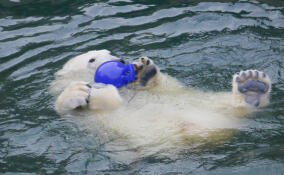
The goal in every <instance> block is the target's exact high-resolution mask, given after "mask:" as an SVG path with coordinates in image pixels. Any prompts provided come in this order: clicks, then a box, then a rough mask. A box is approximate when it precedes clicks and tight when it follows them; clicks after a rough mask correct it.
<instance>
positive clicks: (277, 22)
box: [0, 0, 284, 174]
mask: <svg viewBox="0 0 284 175" xmlns="http://www.w3.org/2000/svg"><path fill="white" fill-rule="evenodd" d="M283 6H284V4H283V1H281V0H274V1H267V0H260V1H245V0H241V1H230V2H229V1H222V0H220V1H131V0H125V1H119V0H112V1H100V2H93V1H88V0H84V1H72V0H59V1H53V0H51V1H50V0H42V1H36V0H2V1H1V2H0V72H1V76H0V95H1V97H2V100H1V101H0V114H1V118H0V172H1V173H14V174H19V173H35V174H72V173H73V174H84V173H85V174H95V173H98V174H102V173H109V174H116V173H118V172H119V173H122V174H123V173H124V174H129V173H133V174H155V173H156V174H163V173H173V174H178V173H185V174H186V173H192V174H228V173H229V174H281V173H283V172H284V169H283V160H284V149H283V148H284V146H283V144H284V143H283V136H284V132H283V131H284V128H283V126H284V125H283V124H284V116H283V110H284V108H283V100H282V99H283V96H284V93H283V90H284V82H283V79H284V59H283V55H284V29H283V28H284V16H283V13H284V10H283V9H284V8H283ZM93 49H108V50H110V51H111V52H112V53H113V54H114V55H116V56H118V57H123V58H125V59H127V60H133V59H136V58H137V57H139V56H142V55H148V56H149V57H151V58H152V59H153V60H154V61H155V62H156V63H157V64H158V65H159V66H160V68H161V70H162V71H163V72H165V73H168V74H170V75H171V76H174V77H176V78H178V79H179V80H180V81H181V82H183V83H184V84H186V85H188V86H193V87H195V88H199V89H203V90H214V91H223V90H229V89H230V81H231V75H232V74H233V73H235V72H237V71H239V70H244V69H259V70H262V71H264V72H267V73H268V74H269V75H270V77H271V79H272V83H273V87H272V97H271V105H270V106H268V107H267V108H265V109H263V110H262V111H260V112H258V113H256V114H253V115H252V116H249V117H247V118H243V119H241V120H242V121H243V123H245V124H244V125H242V127H240V128H238V129H224V130H216V131H214V132H212V133H210V134H213V135H216V137H208V138H207V136H204V137H201V138H192V139H191V140H189V142H192V143H191V144H188V145H185V146H184V149H183V151H181V152H178V153H177V154H174V155H172V154H171V156H168V155H167V152H159V153H156V154H153V155H151V154H149V155H148V156H144V157H142V158H141V157H140V158H139V159H137V158H135V157H134V158H132V155H133V153H135V151H136V150H135V149H133V150H124V152H123V153H119V152H117V151H115V149H118V147H117V145H115V147H114V146H113V145H112V143H113V142H116V143H117V142H119V140H115V141H113V140H111V138H110V139H109V141H108V143H103V142H101V141H100V140H99V138H98V137H97V133H96V132H92V131H90V130H89V129H88V128H87V127H86V126H84V122H83V121H84V119H81V118H79V119H78V117H74V116H70V117H65V118H62V117H60V116H58V115H57V114H56V113H55V111H54V109H53V103H54V99H53V97H52V96H50V95H49V94H48V91H47V89H48V85H49V83H50V82H51V81H52V80H53V78H54V77H53V75H54V73H55V72H56V71H57V70H58V69H60V68H61V67H62V66H63V64H64V63H65V62H66V61H67V60H68V59H70V58H71V57H73V56H75V55H78V54H81V53H84V52H87V51H89V50H93ZM78 115H80V114H78ZM78 120H79V121H78ZM227 135H228V136H229V138H228V139H225V140H224V139H219V140H218V139H216V140H213V141H212V140H210V138H227V137H226V136H227ZM218 136H219V137H218ZM208 139H209V140H208ZM212 143H215V144H212ZM118 150H119V149H118ZM116 155H124V156H125V157H126V158H127V159H125V160H123V161H118V160H117V159H116ZM120 160H121V159H120Z"/></svg>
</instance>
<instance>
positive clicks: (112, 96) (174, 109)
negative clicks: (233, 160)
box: [51, 50, 271, 153]
mask: <svg viewBox="0 0 284 175" xmlns="http://www.w3.org/2000/svg"><path fill="white" fill-rule="evenodd" d="M109 60H121V59H119V58H117V57H115V56H112V55H111V54H110V52H109V51H107V50H98V51H90V52H88V53H86V54H83V55H79V56H77V57H75V58H73V59H71V60H69V61H68V62H67V63H66V64H65V65H64V66H63V68H62V69H61V70H59V71H58V72H57V73H56V75H55V76H56V77H55V80H54V81H53V82H52V83H51V91H52V93H53V94H55V96H57V100H56V104H55V107H56V110H57V111H58V112H59V113H61V114H64V113H68V112H72V111H74V110H77V109H83V110H81V111H88V114H87V115H88V116H89V118H88V123H91V125H92V127H94V128H100V129H99V130H97V132H101V133H102V134H101V135H104V134H105V133H107V132H105V131H109V132H115V133H117V134H118V135H119V136H123V138H127V140H128V141H129V142H131V143H132V145H135V146H134V147H135V148H137V147H141V146H143V147H144V148H145V147H147V148H149V147H151V149H152V150H153V147H156V148H157V149H156V151H157V150H161V149H164V148H169V147H171V146H173V145H175V146H176V145H178V144H177V143H179V144H180V145H183V144H184V140H187V139H185V138H188V137H190V136H192V135H194V134H197V133H204V132H205V131H206V132H207V131H212V130H215V129H218V128H222V129H223V128H232V127H236V125H237V124H238V118H239V117H241V116H245V115H247V114H249V113H252V112H254V111H256V110H257V109H258V108H261V107H264V106H266V105H268V104H269V94H270V91H271V81H270V78H269V76H268V75H267V74H265V73H263V72H261V71H257V70H246V71H240V72H239V73H236V74H234V75H233V77H232V91H231V92H202V91H199V90H195V89H192V88H190V87H185V86H183V85H182V84H181V83H180V82H178V81H177V80H176V79H175V78H173V77H170V76H168V75H166V74H164V73H162V72H160V70H159V68H158V66H156V65H155V63H154V62H153V61H152V60H151V59H149V58H148V57H141V58H139V59H138V60H136V61H134V62H133V64H134V66H135V71H136V80H135V82H133V83H131V84H129V85H128V86H126V87H122V88H120V89H117V88H115V87H114V86H112V85H104V84H98V83H93V77H94V73H95V70H96V68H97V67H98V66H99V65H100V64H101V63H103V62H105V61H109ZM121 61H122V60H121ZM101 128H103V130H104V131H102V130H101ZM120 144H121V143H120ZM166 145H167V146H166ZM169 145H171V146H169ZM128 146H129V145H128ZM150 152H151V151H150ZM144 153H145V152H144ZM147 153H149V150H148V151H147Z"/></svg>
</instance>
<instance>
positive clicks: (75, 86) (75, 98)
mask: <svg viewBox="0 0 284 175" xmlns="http://www.w3.org/2000/svg"><path fill="white" fill-rule="evenodd" d="M89 91H90V86H89V85H87V83H86V82H81V81H80V82H72V83H70V84H69V85H68V86H67V87H66V88H65V89H64V91H63V92H62V93H61V94H60V96H59V97H58V98H57V100H56V109H57V110H58V111H66V110H73V109H76V108H80V107H85V106H87V104H88V98H89V94H90V93H89Z"/></svg>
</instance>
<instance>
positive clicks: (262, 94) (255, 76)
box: [232, 70, 271, 107]
mask: <svg viewBox="0 0 284 175" xmlns="http://www.w3.org/2000/svg"><path fill="white" fill-rule="evenodd" d="M232 84H233V103H234V105H235V106H249V107H263V106H266V105H267V104H268V103H269V93H270V90H271V81H270V78H269V77H268V75H267V74H265V73H263V72H260V71H257V70H247V71H241V72H239V73H236V74H235V75H234V76H233V83H232Z"/></svg>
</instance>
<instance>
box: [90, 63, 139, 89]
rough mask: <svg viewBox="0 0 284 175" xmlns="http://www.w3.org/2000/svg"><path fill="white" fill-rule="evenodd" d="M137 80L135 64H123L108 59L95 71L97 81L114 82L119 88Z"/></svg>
mask: <svg viewBox="0 0 284 175" xmlns="http://www.w3.org/2000/svg"><path fill="white" fill-rule="evenodd" d="M134 80H135V69H134V65H133V64H127V65H125V64H123V63H121V62H120V61H106V62H104V63H103V64H101V65H100V66H99V67H98V68H97V71H96V73H95V82H96V83H104V84H112V85H114V86H115V87H117V88H120V87H122V86H125V85H127V84H128V83H130V82H132V81H134Z"/></svg>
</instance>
